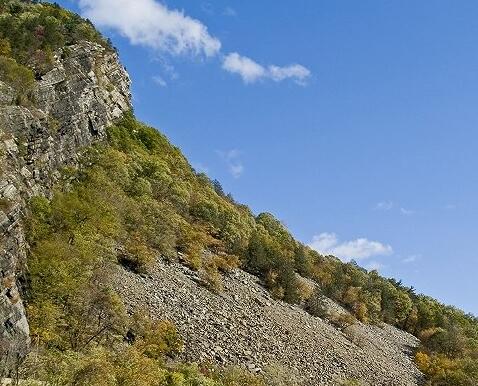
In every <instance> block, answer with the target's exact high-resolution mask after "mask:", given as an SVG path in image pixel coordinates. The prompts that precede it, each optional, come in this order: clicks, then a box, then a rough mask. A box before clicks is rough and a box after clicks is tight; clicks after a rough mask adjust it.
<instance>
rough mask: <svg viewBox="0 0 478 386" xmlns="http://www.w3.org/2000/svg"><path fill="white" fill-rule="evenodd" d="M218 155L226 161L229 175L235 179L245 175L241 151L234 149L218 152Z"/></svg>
mask: <svg viewBox="0 0 478 386" xmlns="http://www.w3.org/2000/svg"><path fill="white" fill-rule="evenodd" d="M217 153H218V154H219V155H220V156H221V158H223V159H224V161H226V164H227V168H228V170H229V173H231V175H232V176H233V177H234V178H239V177H241V176H242V175H243V174H244V171H245V168H244V165H243V164H242V161H241V160H240V155H241V153H240V151H239V150H237V149H232V150H228V151H225V152H224V151H218V152H217Z"/></svg>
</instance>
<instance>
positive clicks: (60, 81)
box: [0, 42, 131, 376]
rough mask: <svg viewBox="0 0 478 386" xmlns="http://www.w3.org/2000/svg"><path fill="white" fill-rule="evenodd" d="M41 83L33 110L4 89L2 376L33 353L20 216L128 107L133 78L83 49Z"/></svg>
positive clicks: (0, 96) (61, 55)
mask: <svg viewBox="0 0 478 386" xmlns="http://www.w3.org/2000/svg"><path fill="white" fill-rule="evenodd" d="M55 60H56V63H55V66H54V68H53V69H52V70H51V71H50V72H48V73H47V74H45V75H44V76H42V77H41V79H39V80H38V81H37V82H36V85H35V89H34V91H33V95H32V98H31V99H32V103H31V105H28V106H15V105H12V102H13V101H14V99H15V93H14V92H13V90H12V89H11V88H10V87H9V86H8V85H6V84H4V83H1V82H0V376H1V375H2V372H4V373H5V372H8V369H10V370H11V369H12V367H14V366H15V362H16V361H17V360H19V359H21V357H22V356H24V355H25V354H26V353H27V351H28V346H29V339H30V338H29V328H28V322H27V319H26V315H25V309H24V304H23V301H22V295H21V293H22V282H23V280H24V273H25V269H26V266H25V264H26V251H27V244H26V241H25V234H24V228H23V224H22V214H23V213H24V211H25V205H26V202H27V200H28V198H29V197H31V196H32V195H37V194H43V195H46V196H49V195H50V194H51V192H50V189H51V187H52V185H53V184H54V182H55V181H56V179H58V177H59V173H58V169H59V168H60V167H63V166H66V165H72V166H74V165H75V164H76V163H77V161H78V157H79V154H80V153H81V149H82V148H83V147H85V146H87V145H89V144H91V143H92V142H94V141H97V140H100V139H101V138H103V137H104V136H105V128H106V127H107V126H108V125H110V124H111V123H112V122H113V121H114V120H115V119H117V118H119V117H121V115H122V114H123V113H124V112H125V111H128V110H129V109H130V108H131V95H130V90H129V87H130V79H129V76H128V74H127V73H126V71H125V69H124V67H123V66H122V65H121V64H120V62H119V60H118V56H117V54H116V53H114V52H112V51H111V50H107V49H105V48H104V47H102V46H100V45H98V44H94V43H89V42H82V43H80V44H77V45H73V46H68V47H65V48H64V49H62V50H60V51H59V52H57V53H56V57H55Z"/></svg>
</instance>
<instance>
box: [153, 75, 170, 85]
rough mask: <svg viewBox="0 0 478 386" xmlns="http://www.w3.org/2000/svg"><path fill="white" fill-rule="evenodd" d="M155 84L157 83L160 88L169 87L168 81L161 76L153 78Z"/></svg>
mask: <svg viewBox="0 0 478 386" xmlns="http://www.w3.org/2000/svg"><path fill="white" fill-rule="evenodd" d="M153 82H154V83H156V84H157V85H158V86H160V87H167V86H168V84H167V83H166V81H165V80H164V79H163V78H162V77H160V76H159V75H155V76H153Z"/></svg>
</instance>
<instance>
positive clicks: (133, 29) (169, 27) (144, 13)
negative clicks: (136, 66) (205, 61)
mask: <svg viewBox="0 0 478 386" xmlns="http://www.w3.org/2000/svg"><path fill="white" fill-rule="evenodd" d="M79 4H80V8H81V11H82V14H83V16H85V17H87V18H89V19H91V20H92V21H93V22H94V23H95V24H97V25H99V26H102V27H106V28H111V29H113V30H115V31H117V32H119V33H120V34H121V35H122V36H125V37H126V38H128V39H129V40H130V42H131V43H132V44H135V45H142V46H146V47H149V48H152V49H154V50H156V51H158V52H161V53H169V54H172V55H183V54H191V55H205V56H214V55H216V54H217V53H218V52H219V50H220V49H221V42H220V41H219V40H218V39H217V38H215V37H213V36H211V35H210V34H209V32H208V29H207V27H206V26H205V25H204V24H202V23H201V22H200V21H198V20H195V19H193V18H191V17H189V16H186V15H185V14H184V12H182V11H178V10H170V9H168V8H167V7H166V6H165V5H164V4H161V3H158V2H156V1H154V0H134V1H132V0H79Z"/></svg>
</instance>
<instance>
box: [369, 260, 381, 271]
mask: <svg viewBox="0 0 478 386" xmlns="http://www.w3.org/2000/svg"><path fill="white" fill-rule="evenodd" d="M383 268H385V266H384V265H383V264H382V263H380V262H378V261H371V262H369V263H368V264H366V265H365V269H367V270H369V271H380V270H381V269H383Z"/></svg>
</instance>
